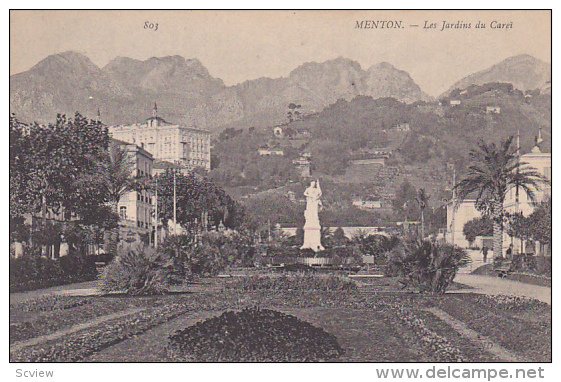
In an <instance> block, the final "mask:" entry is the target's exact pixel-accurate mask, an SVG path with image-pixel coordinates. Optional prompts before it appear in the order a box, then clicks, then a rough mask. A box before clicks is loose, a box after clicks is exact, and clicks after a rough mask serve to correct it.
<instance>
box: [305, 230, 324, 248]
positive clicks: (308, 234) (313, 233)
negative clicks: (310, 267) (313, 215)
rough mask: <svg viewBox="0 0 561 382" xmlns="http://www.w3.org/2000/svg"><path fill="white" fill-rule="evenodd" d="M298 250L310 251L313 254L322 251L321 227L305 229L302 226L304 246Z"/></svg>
mask: <svg viewBox="0 0 561 382" xmlns="http://www.w3.org/2000/svg"><path fill="white" fill-rule="evenodd" d="M300 249H311V250H313V251H314V252H318V251H323V250H324V249H325V248H323V246H322V245H321V227H320V226H319V225H318V226H317V227H306V225H304V244H303V245H302V247H300Z"/></svg>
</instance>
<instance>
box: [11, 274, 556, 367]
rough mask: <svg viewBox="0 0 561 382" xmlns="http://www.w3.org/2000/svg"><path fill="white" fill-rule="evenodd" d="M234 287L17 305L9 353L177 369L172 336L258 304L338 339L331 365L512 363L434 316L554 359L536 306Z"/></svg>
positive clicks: (547, 315)
mask: <svg viewBox="0 0 561 382" xmlns="http://www.w3.org/2000/svg"><path fill="white" fill-rule="evenodd" d="M229 282H232V280H228V279H226V280H225V279H218V278H216V279H206V280H204V282H203V283H200V284H198V285H197V286H196V288H194V289H193V290H192V292H191V293H179V294H172V295H165V296H154V297H124V296H112V297H100V296H88V297H60V296H59V297H57V298H56V300H53V301H48V300H39V301H36V302H32V301H26V302H25V303H23V302H22V303H18V304H12V305H11V306H10V325H11V333H10V343H11V345H17V344H20V345H21V343H22V341H26V340H30V339H33V338H35V339H38V341H35V342H36V343H34V344H33V345H32V346H27V347H23V348H21V349H17V350H11V352H10V360H11V361H52V362H57V361H58V362H61V361H86V362H88V361H89V362H91V361H125V362H131V361H132V362H147V361H148V362H158V361H160V362H162V361H170V360H172V359H171V357H170V354H169V349H168V348H167V344H168V336H169V335H171V334H173V333H175V332H176V331H177V330H181V329H184V328H186V327H188V326H191V325H193V324H195V323H197V322H199V321H201V320H206V319H208V318H210V317H215V316H218V315H220V314H221V313H223V312H224V311H226V310H240V309H242V308H244V307H251V306H256V305H257V306H260V307H263V308H268V309H273V310H277V311H279V312H282V313H286V314H291V315H293V316H296V317H297V318H299V319H300V320H303V321H306V322H308V323H310V324H312V325H314V326H317V327H321V328H323V329H324V330H325V331H327V332H328V333H331V334H333V335H334V336H335V337H336V338H337V341H338V343H339V345H340V346H341V347H342V348H343V349H344V354H343V355H341V356H340V357H338V358H336V359H332V360H331V361H350V362H356V361H376V362H384V361H403V362H408V361H420V362H424V361H452V362H454V361H480V362H481V361H483V362H485V361H489V362H492V361H501V360H505V359H501V357H500V356H497V354H496V353H495V354H494V353H493V352H489V351H487V348H486V344H488V343H489V342H487V343H485V342H482V341H478V340H474V338H473V337H471V338H470V337H469V336H466V335H465V333H461V332H459V331H458V330H457V325H456V328H454V327H452V325H451V324H450V322H445V320H442V319H440V318H438V317H436V316H435V315H434V314H433V313H431V309H439V310H440V311H442V312H445V314H446V317H452V318H453V319H454V320H457V321H459V322H461V324H462V325H463V326H465V327H466V328H469V330H471V331H474V332H476V333H479V334H481V336H482V337H484V338H485V339H486V341H490V343H492V344H496V345H497V347H499V348H500V349H504V350H505V353H509V354H513V355H515V356H516V358H517V359H520V360H522V361H527V362H536V361H549V360H551V307H550V306H548V305H546V304H543V303H540V302H536V301H535V300H526V299H516V298H514V299H513V298H501V297H496V296H495V297H487V296H483V295H475V294H470V293H465V294H449V295H445V296H441V297H430V296H422V295H418V294H412V293H408V292H403V291H395V290H394V291H389V290H388V288H387V285H383V286H380V287H379V288H378V287H376V285H361V286H360V287H359V288H357V289H356V290H348V291H337V290H255V291H251V292H248V291H245V290H239V289H236V288H232V287H229V288H228V287H224V284H227V283H229ZM382 284H387V283H383V282H382ZM135 309H136V310H135ZM127 310H130V311H131V312H132V313H131V314H128V315H126V316H124V317H121V318H118V319H110V320H107V321H104V322H101V323H96V324H95V325H94V326H91V327H88V328H87V329H85V330H78V331H75V332H72V328H76V325H78V324H80V325H84V324H86V325H87V323H88V322H90V323H91V322H92V321H93V320H96V319H97V320H99V319H100V318H101V319H102V318H103V317H105V316H107V315H108V314H111V313H115V312H125V311H127ZM93 322H98V321H93ZM60 330H70V332H71V334H68V335H66V336H63V337H59V338H56V339H49V338H52V337H42V336H45V335H48V334H53V333H55V334H56V333H57V331H60ZM41 338H46V340H45V341H41ZM12 348H13V349H15V346H12Z"/></svg>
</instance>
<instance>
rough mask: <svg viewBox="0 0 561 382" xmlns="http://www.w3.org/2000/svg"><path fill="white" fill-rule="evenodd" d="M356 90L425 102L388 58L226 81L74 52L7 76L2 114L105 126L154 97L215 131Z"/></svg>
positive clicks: (189, 69)
mask: <svg viewBox="0 0 561 382" xmlns="http://www.w3.org/2000/svg"><path fill="white" fill-rule="evenodd" d="M550 67H551V66H550V65H549V64H546V63H544V62H542V61H539V60H537V59H535V58H533V57H531V56H527V55H522V56H515V57H511V58H509V59H507V60H505V61H503V62H501V63H498V64H497V65H494V66H493V67H491V68H489V69H486V70H483V71H481V72H477V73H474V74H472V75H469V76H467V77H466V78H464V79H462V80H460V81H458V82H457V83H456V84H454V85H453V86H452V88H457V87H466V86H468V85H469V84H481V83H484V82H510V83H512V84H513V85H514V86H515V87H517V88H520V89H521V90H528V89H536V88H544V87H546V88H547V84H548V83H549V84H550V82H548V81H549V80H550ZM549 86H550V85H549ZM452 88H451V89H452ZM359 95H364V96H371V97H372V98H381V97H393V98H396V99H397V100H400V101H403V102H405V103H413V102H416V101H426V102H431V101H433V99H432V97H430V96H429V95H427V94H426V93H425V92H423V91H422V89H421V88H420V87H419V86H418V85H417V84H416V83H415V81H414V80H413V79H412V78H411V76H410V75H409V74H408V73H407V72H405V71H402V70H399V69H397V68H395V67H394V66H392V65H391V64H389V63H385V62H383V63H379V64H376V65H373V66H371V67H369V68H368V69H366V70H365V69H363V68H362V67H361V66H360V64H359V63H357V62H356V61H352V60H350V59H347V58H342V57H340V58H336V59H333V60H328V61H325V62H321V63H316V62H310V63H305V64H302V65H300V66H298V67H297V68H295V69H294V70H293V71H292V72H290V73H289V75H288V76H287V77H281V78H274V79H271V78H266V77H264V78H258V79H255V80H249V81H245V82H242V83H240V84H237V85H234V86H226V85H225V84H224V82H223V81H222V80H221V79H219V78H215V77H213V76H212V75H210V73H209V72H208V70H207V69H206V68H205V67H204V66H203V64H202V63H201V62H200V61H198V60H197V59H185V58H183V57H181V56H167V57H160V58H158V57H153V58H150V59H147V60H144V61H142V60H136V59H132V58H128V57H117V58H115V59H114V60H112V61H111V62H109V63H108V64H107V65H106V66H105V67H103V68H99V67H98V66H96V65H95V64H94V63H93V62H92V61H91V60H90V59H89V58H88V57H86V56H84V55H82V54H79V53H76V52H64V53H59V54H53V55H50V56H48V57H46V58H45V59H43V60H42V61H40V62H39V63H37V64H36V65H35V66H33V67H32V68H31V69H29V70H28V71H25V72H22V73H18V74H15V75H12V76H10V111H11V112H12V113H15V114H16V116H17V117H18V118H19V119H20V120H22V121H25V122H31V121H37V122H40V123H45V122H49V121H53V120H54V118H55V115H56V113H66V114H69V115H72V114H74V112H76V111H80V112H81V113H82V114H84V115H86V116H89V117H94V116H95V115H96V113H97V111H98V110H99V111H100V113H101V118H102V120H103V121H104V122H105V123H107V124H124V123H133V122H139V121H142V120H143V119H144V118H145V117H147V116H148V115H149V113H150V111H151V108H152V105H153V103H154V102H157V103H158V110H159V113H160V115H161V116H162V117H163V118H165V119H167V120H169V121H170V122H176V123H183V124H187V125H189V126H196V127H201V128H206V129H209V130H211V131H213V132H217V131H220V130H221V129H223V128H225V127H230V126H238V127H239V126H270V125H272V124H275V123H282V122H285V121H286V113H287V111H288V105H289V104H290V103H295V104H300V105H302V107H301V110H302V113H305V114H311V113H315V112H319V111H321V110H323V109H324V108H325V107H326V106H328V105H330V104H332V103H334V102H335V101H337V100H338V99H345V100H351V99H353V98H354V97H356V96H359Z"/></svg>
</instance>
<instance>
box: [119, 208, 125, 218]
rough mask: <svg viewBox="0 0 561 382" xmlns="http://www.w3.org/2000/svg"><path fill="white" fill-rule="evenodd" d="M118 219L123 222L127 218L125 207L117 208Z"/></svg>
mask: <svg viewBox="0 0 561 382" xmlns="http://www.w3.org/2000/svg"><path fill="white" fill-rule="evenodd" d="M119 217H120V218H121V219H123V220H125V219H126V218H127V207H124V206H122V207H120V208H119Z"/></svg>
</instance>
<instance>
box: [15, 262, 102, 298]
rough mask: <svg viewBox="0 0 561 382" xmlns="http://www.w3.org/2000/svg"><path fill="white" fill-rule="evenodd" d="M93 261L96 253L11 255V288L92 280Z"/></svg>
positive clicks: (18, 290) (26, 289)
mask: <svg viewBox="0 0 561 382" xmlns="http://www.w3.org/2000/svg"><path fill="white" fill-rule="evenodd" d="M96 261H97V260H96V257H95V256H64V257H61V258H58V259H54V260H53V259H48V258H44V257H39V256H29V257H20V258H10V292H23V291H28V290H33V289H39V288H48V287H53V286H57V285H64V284H70V283H74V282H83V281H91V280H95V279H96V278H97V276H98V272H97V269H96V264H95V263H96Z"/></svg>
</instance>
